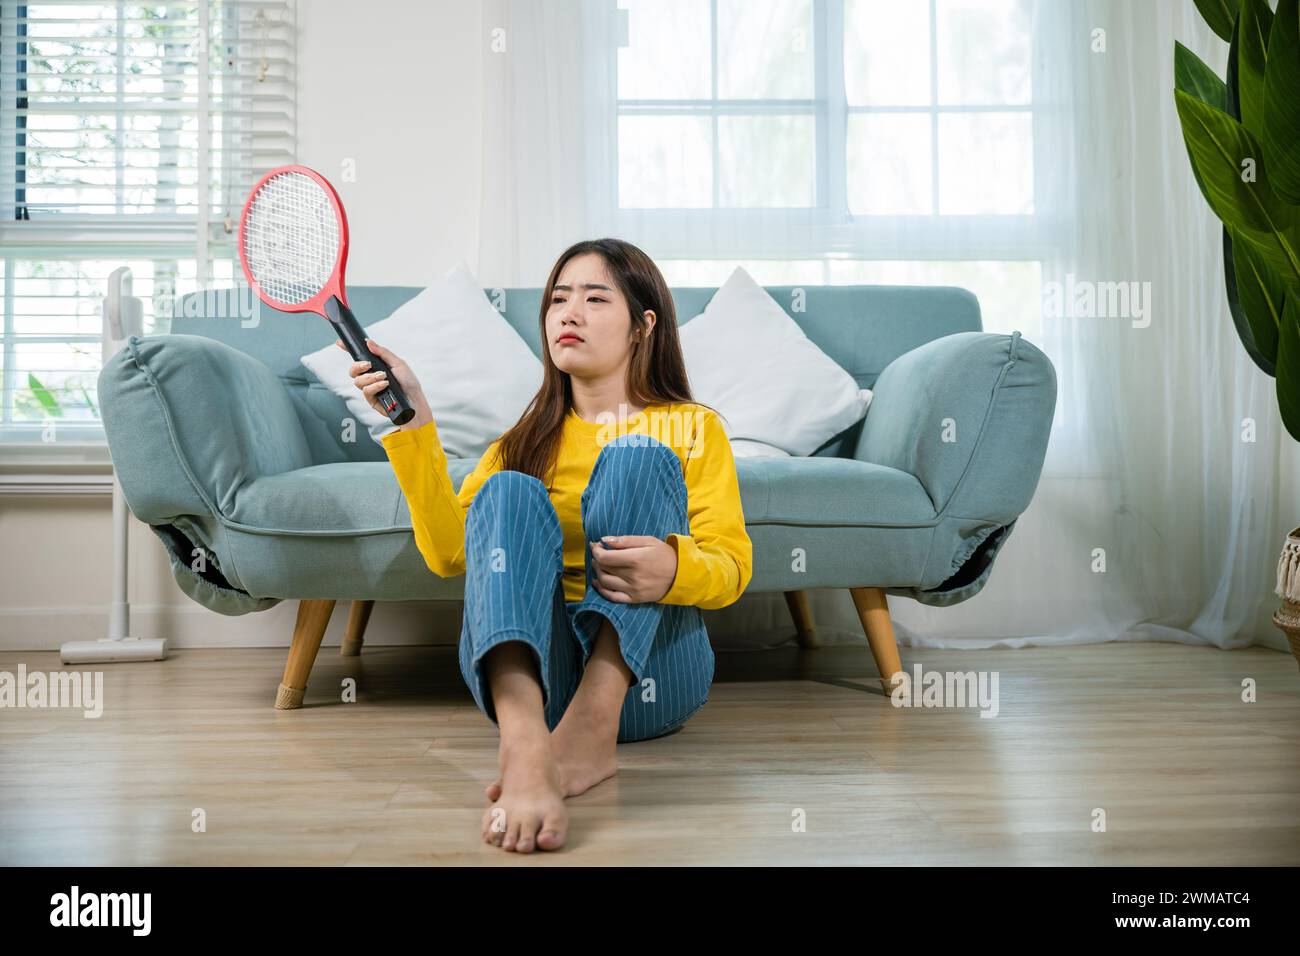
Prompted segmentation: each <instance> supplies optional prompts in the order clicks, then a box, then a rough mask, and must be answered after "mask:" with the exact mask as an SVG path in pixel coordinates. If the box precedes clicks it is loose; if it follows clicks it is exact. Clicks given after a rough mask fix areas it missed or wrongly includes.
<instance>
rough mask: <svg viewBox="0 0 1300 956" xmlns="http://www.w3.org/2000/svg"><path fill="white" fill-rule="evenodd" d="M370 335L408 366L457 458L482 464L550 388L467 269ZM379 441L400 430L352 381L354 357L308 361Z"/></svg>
mask: <svg viewBox="0 0 1300 956" xmlns="http://www.w3.org/2000/svg"><path fill="white" fill-rule="evenodd" d="M363 327H364V328H365V330H366V335H367V336H369V337H370V338H372V339H374V340H375V341H376V342H378V343H379V344H380V345H382V346H384V347H385V348H388V349H391V350H392V351H393V352H395V353H396V354H397V355H399V356H400V357H401V358H402V359H404V360H405V361H406V364H407V365H409V366H410V367H411V369H412V371H414V372H415V375H416V377H417V378H418V379H419V380H420V385H421V387H422V388H423V389H424V395H425V397H426V398H427V399H428V400H429V407H430V408H431V410H432V411H433V418H434V421H435V422H437V425H438V436H439V438H440V439H441V440H442V447H443V449H444V450H445V451H446V453H447V455H448V456H449V457H452V458H478V457H480V456H481V455H482V454H483V453H484V452H485V451H487V448H488V445H490V444H492V442H493V441H495V440H496V439H497V438H499V437H500V436H501V434H502V433H503V432H505V430H506V429H507V428H509V427H510V426H511V425H513V424H514V423H515V422H516V421H518V419H519V416H520V415H521V414H523V411H524V409H525V408H526V407H527V405H528V402H529V401H530V400H531V399H532V397H533V395H534V394H536V392H537V390H538V389H539V388H540V387H541V384H542V363H541V362H540V361H538V359H537V356H536V355H534V354H533V351H532V349H530V348H529V347H528V343H527V342H525V341H524V340H523V338H521V337H520V335H519V333H518V332H516V331H515V329H514V327H513V326H511V325H510V323H509V322H507V321H506V320H505V317H504V316H502V315H501V313H499V312H498V311H497V310H496V309H494V308H492V306H491V305H490V304H489V303H488V300H487V297H486V296H485V295H484V294H483V289H482V288H481V287H480V286H479V284H478V280H476V279H475V278H474V275H473V274H472V273H471V272H470V270H469V267H468V266H467V265H466V264H465V263H464V262H460V263H457V264H456V265H455V266H454V267H453V268H452V269H451V270H450V271H449V272H448V273H447V274H446V275H445V276H443V277H442V278H440V279H435V280H434V281H433V283H432V284H431V285H430V286H429V287H428V288H427V289H425V290H424V291H423V292H421V293H420V294H419V295H417V296H416V297H415V298H413V299H411V300H410V301H408V302H405V303H403V304H402V305H401V306H399V307H398V309H397V310H396V311H395V312H393V314H392V315H390V316H389V317H388V318H386V319H383V320H382V321H379V322H375V323H374V324H373V325H364V324H363ZM302 364H303V365H305V366H307V368H309V369H311V371H312V372H314V373H315V375H316V377H317V378H318V379H320V380H321V382H323V383H324V384H325V385H326V386H328V387H329V389H330V390H331V391H332V392H334V394H336V395H338V396H339V397H341V398H342V399H343V400H344V401H346V402H347V404H348V408H349V410H350V411H351V412H352V414H353V415H355V416H356V417H357V421H359V422H361V423H362V424H363V425H365V426H366V428H367V429H369V431H370V437H371V438H373V439H374V440H375V441H379V439H380V438H382V437H383V436H384V435H387V434H388V433H389V432H391V431H394V430H395V429H396V426H395V425H394V424H393V423H392V422H390V421H389V420H388V419H387V418H385V417H384V416H382V415H380V414H379V413H378V412H376V411H375V410H374V409H372V408H371V407H370V406H369V405H368V404H367V403H366V401H365V398H364V397H363V396H362V394H361V392H360V391H358V390H357V388H356V386H355V385H353V384H352V379H351V378H349V377H348V366H349V365H351V364H352V357H351V356H350V355H348V353H347V352H345V351H344V350H343V349H341V348H339V347H338V346H337V345H334V344H333V343H330V344H329V345H327V346H326V347H325V348H323V349H319V350H318V351H315V352H312V353H311V354H310V355H304V356H303V357H302Z"/></svg>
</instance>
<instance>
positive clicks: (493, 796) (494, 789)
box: [483, 779, 501, 803]
mask: <svg viewBox="0 0 1300 956" xmlns="http://www.w3.org/2000/svg"><path fill="white" fill-rule="evenodd" d="M483 792H484V793H486V794H487V798H488V799H489V800H491V801H492V802H493V803H496V802H497V801H498V800H500V799H501V781H500V779H497V780H493V781H492V782H491V783H489V784H488V785H487V787H486V788H484V790H483Z"/></svg>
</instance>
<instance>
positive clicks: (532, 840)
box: [515, 820, 539, 853]
mask: <svg viewBox="0 0 1300 956" xmlns="http://www.w3.org/2000/svg"><path fill="white" fill-rule="evenodd" d="M538 826H539V824H538V821H536V820H529V821H527V822H526V823H525V824H524V825H523V826H522V827H520V828H519V842H518V843H516V844H515V852H516V853H532V852H533V849H534V848H535V847H536V838H537V828H538Z"/></svg>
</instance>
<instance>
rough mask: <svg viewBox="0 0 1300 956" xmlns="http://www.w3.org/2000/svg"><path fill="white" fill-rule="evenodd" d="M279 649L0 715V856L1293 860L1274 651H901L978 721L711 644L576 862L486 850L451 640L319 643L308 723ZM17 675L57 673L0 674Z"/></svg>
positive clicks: (632, 761) (487, 744)
mask: <svg viewBox="0 0 1300 956" xmlns="http://www.w3.org/2000/svg"><path fill="white" fill-rule="evenodd" d="M284 656H285V652H284V651H282V650H220V651H217V650H205V651H179V652H174V654H173V656H172V658H171V659H169V660H167V661H164V662H159V663H152V664H116V665H104V666H102V669H103V670H104V672H105V696H106V705H105V713H104V715H103V717H101V718H99V719H98V720H88V719H85V718H83V717H82V716H81V712H80V711H70V710H48V709H47V710H29V709H16V710H8V709H6V710H0V863H3V864H38V865H44V864H93V865H98V864H133V865H135V864H254V865H260V864H327V865H334V864H439V863H451V864H480V863H485V864H499V865H516V866H517V865H524V866H545V865H564V864H574V863H578V864H650V865H662V864H694V863H720V864H749V863H770V864H778V865H788V864H829V863H853V864H856V863H862V864H903V865H914V864H1121V865H1129V864H1142V865H1148V864H1221V865H1234V864H1241V865H1254V864H1290V865H1295V864H1298V863H1300V671H1298V670H1297V667H1296V663H1295V661H1294V660H1293V659H1292V658H1291V657H1290V656H1289V655H1284V654H1280V653H1277V652H1275V651H1268V650H1263V649H1257V650H1249V651H1235V652H1223V651H1218V650H1214V649H1208V648H1193V647H1185V646H1181V645H1174V644H1106V645H1090V646H1083V647H1074V648H1068V649H1050V648H1031V649H1024V650H1014V651H1010V650H1003V651H982V652H954V651H931V650H907V649H904V652H903V660H904V664H905V666H906V667H907V668H908V669H909V670H910V669H911V667H912V666H913V665H914V664H915V663H917V662H919V663H921V664H922V665H923V667H925V668H926V669H937V670H954V671H955V670H972V669H983V670H996V671H997V673H998V674H999V692H1000V713H999V715H998V716H997V717H995V718H992V719H990V718H981V717H980V716H979V711H978V710H975V709H967V710H962V709H931V710H907V709H896V708H894V707H892V706H890V703H889V701H888V699H887V698H885V697H884V696H883V695H882V693H881V691H880V690H879V686H878V684H877V683H876V680H875V677H874V668H873V667H872V665H871V663H870V657H869V655H868V652H867V649H866V647H865V645H863V646H861V647H835V648H826V649H822V650H816V651H800V650H797V649H795V648H793V647H791V648H790V649H788V650H787V649H779V650H776V651H763V652H744V653H719V654H718V671H717V676H716V678H715V684H714V689H713V693H712V696H711V697H710V700H709V703H708V704H707V705H706V706H705V707H704V709H703V710H701V711H700V712H699V713H698V714H697V715H696V716H695V717H694V718H693V719H692V720H691V721H690V723H688V724H687V726H686V727H685V729H684V730H682V731H681V732H679V733H677V734H675V735H673V736H670V737H666V738H661V739H659V740H654V741H647V742H642V743H634V744H625V745H623V746H621V747H620V748H619V750H620V766H621V770H620V772H619V775H618V777H617V778H615V779H614V780H611V781H608V782H606V783H604V784H601V785H600V786H599V787H597V788H596V789H594V790H592V791H590V792H588V793H587V794H584V795H583V796H581V797H578V798H575V799H573V800H571V801H570V805H571V818H572V828H571V832H570V839H569V847H568V848H567V849H566V850H565V851H562V852H561V853H558V854H533V855H531V856H519V855H516V854H510V853H506V852H504V851H502V850H499V849H497V848H494V847H490V846H486V845H484V844H483V843H481V842H480V840H479V836H478V830H479V818H480V815H481V812H482V807H483V795H482V789H483V786H484V785H485V784H486V783H487V782H488V781H489V780H491V779H492V777H493V775H494V771H495V767H496V729H495V727H494V726H493V725H492V724H491V723H489V721H488V720H487V719H486V718H485V717H483V716H482V715H481V714H480V713H479V712H478V710H477V709H476V708H475V707H474V704H473V702H472V700H471V699H470V697H469V694H468V692H467V691H466V690H465V689H464V687H463V684H462V682H461V679H460V675H459V672H458V670H457V667H456V660H455V654H454V650H453V649H451V648H447V647H424V648H368V649H367V650H365V651H364V652H363V653H362V656H361V657H360V658H346V659H345V658H340V657H339V656H338V652H337V649H335V648H324V649H322V651H321V655H320V658H319V660H318V661H317V664H316V668H315V671H314V673H313V675H312V681H311V684H310V686H309V687H308V690H307V699H306V707H305V708H304V709H302V710H297V711H276V710H274V709H272V706H271V705H272V702H273V700H274V698H275V690H276V686H277V684H278V682H279V677H280V669H281V667H282V665H283V661H284ZM20 662H22V663H24V664H26V666H27V668H28V670H29V671H32V670H42V671H49V670H52V669H57V668H59V663H58V658H57V655H56V654H53V653H24V654H14V653H9V654H0V671H9V672H11V673H15V672H16V670H17V666H18V664H19V663H20ZM77 669H81V670H85V669H90V668H85V667H83V668H77ZM348 676H352V677H355V678H356V679H357V685H358V702H357V703H353V704H345V703H341V702H340V701H339V689H340V685H341V682H342V680H343V679H344V678H345V677H348ZM1246 677H1249V678H1253V679H1254V680H1255V681H1256V682H1257V685H1258V702H1256V703H1249V704H1248V703H1243V702H1242V701H1241V681H1242V679H1243V678H1246ZM196 808H202V810H203V811H205V813H206V822H207V832H206V833H194V832H191V819H192V812H193V811H194V810H195V809H196ZM1095 808H1101V809H1103V810H1104V811H1105V813H1106V831H1105V832H1100V833H1099V832H1093V829H1092V823H1093V813H1094V809H1095ZM800 811H802V814H803V815H804V817H805V819H806V831H805V832H795V831H794V828H793V827H792V823H793V821H794V820H795V819H796V816H797V815H799V812H800Z"/></svg>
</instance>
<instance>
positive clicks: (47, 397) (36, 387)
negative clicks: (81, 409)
mask: <svg viewBox="0 0 1300 956" xmlns="http://www.w3.org/2000/svg"><path fill="white" fill-rule="evenodd" d="M27 387H28V388H29V389H31V392H32V394H33V395H34V396H36V400H37V401H38V402H40V403H41V408H42V409H43V410H44V411H45V414H47V415H49V416H51V417H53V418H60V417H62V415H63V408H62V407H61V406H60V405H59V400H58V399H57V398H55V397H54V393H53V392H51V391H50V390H49V389H48V388H46V387H45V386H44V385H42V384H41V380H40V379H39V378H37V377H36V376H35V375H33V374H32V373H31V372H28V373H27Z"/></svg>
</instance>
